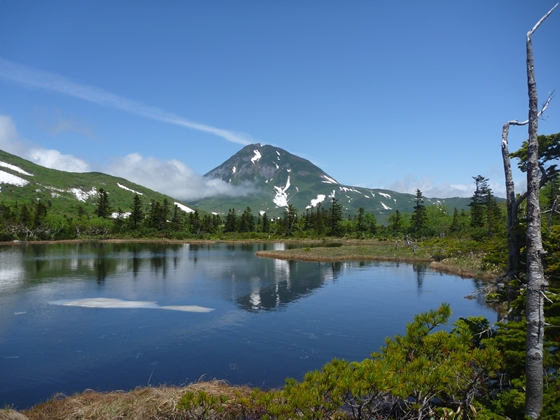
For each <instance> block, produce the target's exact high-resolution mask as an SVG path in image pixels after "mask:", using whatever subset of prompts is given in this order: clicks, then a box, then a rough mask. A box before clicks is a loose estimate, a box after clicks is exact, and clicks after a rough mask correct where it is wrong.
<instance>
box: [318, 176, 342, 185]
mask: <svg viewBox="0 0 560 420" xmlns="http://www.w3.org/2000/svg"><path fill="white" fill-rule="evenodd" d="M321 178H323V182H324V183H325V184H338V182H336V181H335V180H334V179H332V178H331V177H330V176H327V175H325V174H323V175H321Z"/></svg>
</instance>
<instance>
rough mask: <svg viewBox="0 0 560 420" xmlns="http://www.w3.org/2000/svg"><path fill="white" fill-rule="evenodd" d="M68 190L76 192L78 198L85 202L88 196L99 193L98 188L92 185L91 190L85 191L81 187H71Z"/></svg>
mask: <svg viewBox="0 0 560 420" xmlns="http://www.w3.org/2000/svg"><path fill="white" fill-rule="evenodd" d="M68 192H69V193H72V194H74V195H75V196H76V198H77V199H78V200H80V201H84V202H85V201H86V200H87V199H88V198H90V197H92V196H94V195H96V194H97V189H96V188H95V187H91V190H89V191H84V190H82V189H81V188H70V189H68Z"/></svg>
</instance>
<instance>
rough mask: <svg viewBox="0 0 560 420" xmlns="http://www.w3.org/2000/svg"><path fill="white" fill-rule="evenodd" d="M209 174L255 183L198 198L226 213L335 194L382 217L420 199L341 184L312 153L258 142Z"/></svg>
mask: <svg viewBox="0 0 560 420" xmlns="http://www.w3.org/2000/svg"><path fill="white" fill-rule="evenodd" d="M204 176H205V177H208V178H218V179H221V180H223V181H225V182H228V183H230V184H232V185H244V186H247V185H250V186H251V189H250V191H251V193H249V194H247V195H245V196H243V197H210V198H207V199H201V200H199V201H198V202H197V203H194V204H195V205H197V206H199V207H200V208H201V209H204V210H206V211H211V212H219V213H222V214H227V212H228V210H229V209H231V208H236V209H237V210H243V209H245V208H246V207H250V208H251V209H252V210H253V211H257V212H260V213H262V212H266V213H267V214H268V215H270V216H279V215H282V214H283V213H284V211H285V209H286V208H287V207H288V206H289V205H290V204H292V205H293V206H294V207H295V208H296V209H298V210H299V211H305V210H306V209H313V208H314V207H317V206H319V205H321V206H323V207H328V206H330V202H331V201H332V199H333V198H336V199H337V200H338V202H339V203H340V204H342V206H343V207H344V209H345V211H346V212H347V213H348V214H351V215H356V214H358V210H359V208H360V207H362V208H364V210H365V211H366V212H370V213H372V214H375V215H376V216H377V217H378V219H379V220H380V221H381V222H383V221H384V220H385V219H386V218H387V216H388V215H389V214H391V213H394V212H395V210H396V209H399V210H400V211H401V212H411V211H412V210H413V208H414V204H415V201H414V197H415V196H414V195H412V194H403V193H398V192H395V191H389V190H384V189H372V188H363V187H353V186H347V185H342V184H340V183H339V182H338V181H336V180H335V179H334V178H333V177H332V176H330V175H328V174H327V173H326V172H325V171H323V170H322V169H320V168H319V167H317V166H315V165H314V164H313V163H311V162H310V161H308V160H307V159H303V158H301V157H299V156H296V155H293V154H291V153H289V152H287V151H286V150H284V149H281V148H279V147H275V146H271V145H262V144H259V143H255V144H249V145H247V146H245V147H243V148H242V149H241V150H240V151H239V152H237V153H236V154H235V155H233V156H232V157H230V158H229V159H228V160H226V161H225V162H224V163H222V164H221V165H220V166H218V167H216V168H214V169H212V170H211V171H210V172H208V173H207V174H206V175H204ZM453 200H454V199H450V200H438V199H428V198H426V201H427V202H428V203H429V202H437V203H439V204H443V203H444V201H445V202H447V201H449V202H451V201H453ZM467 201H468V200H460V202H453V205H456V206H457V207H459V208H465V206H466V205H467V204H468V203H467Z"/></svg>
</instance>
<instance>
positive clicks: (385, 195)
mask: <svg viewBox="0 0 560 420" xmlns="http://www.w3.org/2000/svg"><path fill="white" fill-rule="evenodd" d="M379 195H382V196H383V197H385V198H391V196H390V195H389V194H386V193H382V192H380V193H379Z"/></svg>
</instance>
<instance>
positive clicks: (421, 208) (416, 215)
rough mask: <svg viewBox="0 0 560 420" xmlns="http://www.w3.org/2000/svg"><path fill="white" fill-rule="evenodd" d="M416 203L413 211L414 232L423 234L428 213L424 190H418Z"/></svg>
mask: <svg viewBox="0 0 560 420" xmlns="http://www.w3.org/2000/svg"><path fill="white" fill-rule="evenodd" d="M415 201H416V204H415V206H414V211H413V212H412V218H411V219H412V220H411V222H412V226H411V228H412V233H414V234H416V235H421V234H422V233H423V232H424V230H425V228H426V221H427V214H426V206H425V205H424V197H423V196H422V191H420V190H419V189H417V190H416V198H415Z"/></svg>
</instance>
